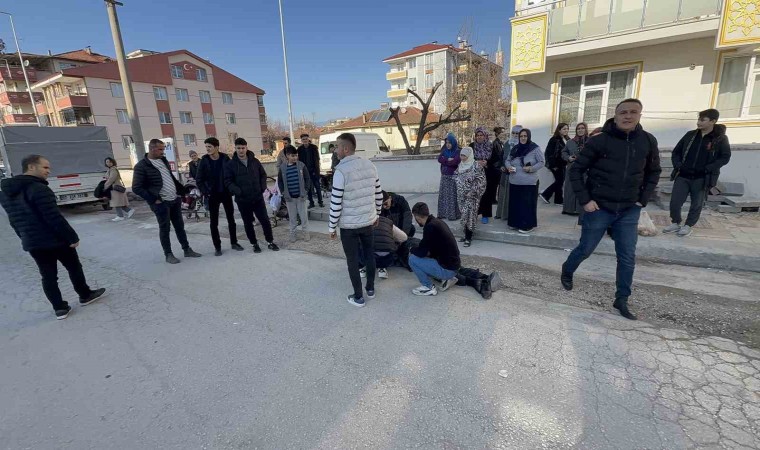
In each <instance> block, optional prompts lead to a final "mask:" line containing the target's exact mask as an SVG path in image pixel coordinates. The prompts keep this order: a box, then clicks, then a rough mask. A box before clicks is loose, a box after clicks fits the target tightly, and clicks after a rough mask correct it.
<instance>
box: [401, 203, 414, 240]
mask: <svg viewBox="0 0 760 450" xmlns="http://www.w3.org/2000/svg"><path fill="white" fill-rule="evenodd" d="M401 206H402V209H403V211H401V226H400V227H399V228H401V229H402V230H404V233H411V232H412V227H413V226H414V225H413V223H412V209H411V208H410V207H409V202H408V201H406V199H404V203H403V204H402V205H401Z"/></svg>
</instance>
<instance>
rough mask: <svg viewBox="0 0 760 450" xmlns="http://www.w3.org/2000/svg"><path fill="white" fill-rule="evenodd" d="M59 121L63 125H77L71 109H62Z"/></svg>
mask: <svg viewBox="0 0 760 450" xmlns="http://www.w3.org/2000/svg"><path fill="white" fill-rule="evenodd" d="M61 121H62V122H63V124H64V125H73V124H75V123H77V116H76V114H75V113H74V110H73V109H64V110H63V111H61Z"/></svg>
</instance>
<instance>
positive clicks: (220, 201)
mask: <svg viewBox="0 0 760 450" xmlns="http://www.w3.org/2000/svg"><path fill="white" fill-rule="evenodd" d="M219 205H222V206H224V215H225V216H227V228H228V229H229V232H230V244H233V245H234V244H237V228H236V227H235V206H234V205H233V204H232V196H231V195H230V194H228V193H226V192H222V193H212V194H211V195H210V196H209V200H208V209H209V213H210V214H211V225H210V227H211V242H213V243H214V248H216V249H217V250H219V249H221V248H222V239H221V238H220V237H219Z"/></svg>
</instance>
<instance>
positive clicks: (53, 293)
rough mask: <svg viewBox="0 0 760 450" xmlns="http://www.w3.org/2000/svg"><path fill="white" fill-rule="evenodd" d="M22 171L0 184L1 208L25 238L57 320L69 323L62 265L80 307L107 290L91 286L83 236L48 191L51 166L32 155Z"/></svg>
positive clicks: (15, 229) (51, 192)
mask: <svg viewBox="0 0 760 450" xmlns="http://www.w3.org/2000/svg"><path fill="white" fill-rule="evenodd" d="M21 170H22V171H23V172H24V174H23V175H17V176H15V177H13V178H7V179H4V180H2V183H0V189H1V190H0V204H2V205H3V208H4V209H5V211H6V212H7V213H8V220H9V221H10V224H11V227H12V228H13V230H14V231H15V232H16V234H17V235H18V237H19V238H21V245H22V246H23V248H24V250H25V251H27V252H29V254H30V255H32V258H34V261H35V262H36V263H37V267H38V268H39V270H40V275H42V289H43V291H45V296H47V299H48V301H50V304H51V305H53V310H55V316H56V318H57V319H65V318H66V317H68V315H69V312H71V307H70V306H69V304H68V303H67V302H66V301H65V300H64V299H63V296H62V295H61V290H60V289H59V288H58V261H60V262H61V264H62V265H63V267H64V268H66V270H67V271H68V272H69V278H70V279H71V284H72V285H73V286H74V290H75V291H76V293H77V294H78V295H79V304H80V305H89V304H90V303H92V302H94V301H95V300H97V299H99V298H102V297H103V294H104V293H105V292H106V290H105V288H100V289H96V290H94V291H93V290H92V289H90V286H88V285H87V280H86V279H85V276H84V271H82V264H81V263H80V262H79V255H78V254H77V250H76V248H77V247H79V236H77V233H76V231H74V229H73V228H71V225H69V222H68V221H67V220H66V219H65V218H64V217H63V215H61V212H60V210H59V209H58V205H57V204H56V201H55V194H54V193H53V191H52V190H51V189H50V188H49V187H48V182H47V178H48V176H49V175H50V162H49V161H48V160H47V159H45V158H44V157H42V156H40V155H29V156H27V157H26V158H24V159H23V160H22V161H21Z"/></svg>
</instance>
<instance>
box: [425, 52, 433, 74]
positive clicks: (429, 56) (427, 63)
mask: <svg viewBox="0 0 760 450" xmlns="http://www.w3.org/2000/svg"><path fill="white" fill-rule="evenodd" d="M432 68H433V54H432V53H428V54H427V55H425V70H430V69H432Z"/></svg>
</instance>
